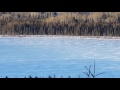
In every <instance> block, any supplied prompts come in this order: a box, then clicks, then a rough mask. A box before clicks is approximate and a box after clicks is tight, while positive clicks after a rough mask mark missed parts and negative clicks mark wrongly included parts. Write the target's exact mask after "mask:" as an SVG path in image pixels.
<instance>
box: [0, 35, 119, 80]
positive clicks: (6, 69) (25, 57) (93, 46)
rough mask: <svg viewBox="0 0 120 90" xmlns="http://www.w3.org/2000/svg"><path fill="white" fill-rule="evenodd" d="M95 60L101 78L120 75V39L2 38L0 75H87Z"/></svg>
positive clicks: (0, 42)
mask: <svg viewBox="0 0 120 90" xmlns="http://www.w3.org/2000/svg"><path fill="white" fill-rule="evenodd" d="M94 61H95V62H96V73H100V72H105V73H104V74H102V75H100V76H98V77H120V66H119V65H120V39H119V40H114V39H112V40H111V39H107V40H106V39H86V38H79V37H47V36H46V37H0V77H5V76H8V77H25V76H29V75H32V76H36V75H37V76H38V77H39V76H44V77H48V76H49V75H51V76H53V75H54V74H55V75H56V77H60V76H63V77H68V76H69V75H70V76H71V77H76V78H77V77H79V75H80V76H81V77H86V76H85V75H84V73H83V72H84V71H86V69H85V68H84V66H89V65H92V66H93V64H94Z"/></svg>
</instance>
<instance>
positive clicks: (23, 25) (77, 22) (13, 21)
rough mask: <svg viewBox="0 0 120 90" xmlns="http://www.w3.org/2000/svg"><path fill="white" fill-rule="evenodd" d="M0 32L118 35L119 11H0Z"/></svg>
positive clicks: (119, 28)
mask: <svg viewBox="0 0 120 90" xmlns="http://www.w3.org/2000/svg"><path fill="white" fill-rule="evenodd" d="M0 35H74V36H120V12H0Z"/></svg>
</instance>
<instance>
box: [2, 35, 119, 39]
mask: <svg viewBox="0 0 120 90" xmlns="http://www.w3.org/2000/svg"><path fill="white" fill-rule="evenodd" d="M0 37H66V38H67V37H69V38H73V37H77V38H85V39H120V37H113V36H70V35H0Z"/></svg>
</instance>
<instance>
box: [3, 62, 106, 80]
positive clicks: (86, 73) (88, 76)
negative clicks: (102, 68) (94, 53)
mask: <svg viewBox="0 0 120 90" xmlns="http://www.w3.org/2000/svg"><path fill="white" fill-rule="evenodd" d="M93 68H94V69H93V72H92V70H91V65H90V66H89V67H86V66H85V69H86V70H87V71H86V72H83V73H84V74H85V75H86V78H97V76H99V75H101V74H104V72H102V73H98V74H96V73H95V71H96V68H95V62H94V66H93ZM5 78H9V77H7V76H6V77H5ZM16 78H17V77H16ZM25 78H64V77H63V76H61V77H56V76H55V75H54V76H50V75H49V76H48V77H38V76H35V77H32V76H31V75H29V76H28V77H25ZM68 78H72V77H71V76H68ZM77 78H81V77H80V76H79V77H77Z"/></svg>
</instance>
